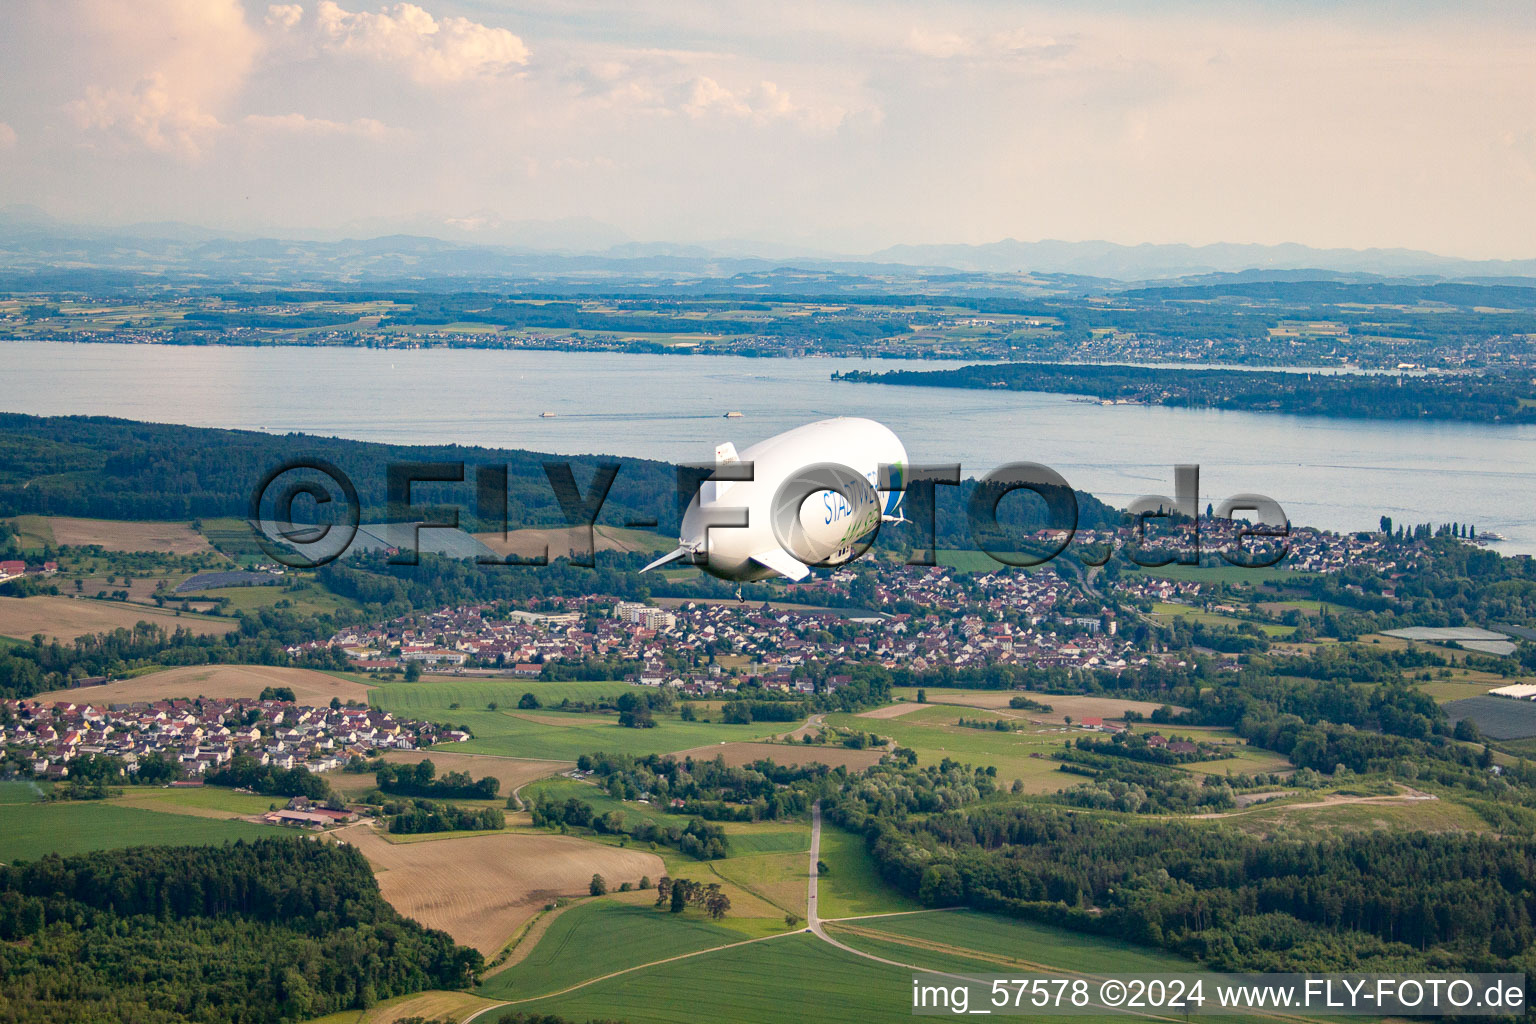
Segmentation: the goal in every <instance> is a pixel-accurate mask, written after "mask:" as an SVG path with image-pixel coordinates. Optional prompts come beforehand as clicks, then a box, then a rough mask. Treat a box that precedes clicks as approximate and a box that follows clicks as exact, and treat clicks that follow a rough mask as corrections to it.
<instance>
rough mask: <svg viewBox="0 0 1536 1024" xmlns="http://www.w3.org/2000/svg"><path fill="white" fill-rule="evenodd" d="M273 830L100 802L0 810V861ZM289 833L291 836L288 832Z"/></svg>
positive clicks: (264, 833)
mask: <svg viewBox="0 0 1536 1024" xmlns="http://www.w3.org/2000/svg"><path fill="white" fill-rule="evenodd" d="M283 831H284V830H283V829H280V828H277V827H276V826H267V825H253V824H250V823H249V822H244V821H219V820H217V819H214V818H196V817H191V816H189V815H181V814H161V813H158V812H156V811H145V810H139V809H138V808H134V807H115V806H113V805H112V804H111V803H108V802H105V801H92V802H85V803H49V804H9V805H5V806H0V861H13V860H36V859H37V858H39V857H42V856H43V855H45V854H49V853H58V854H63V855H69V854H74V853H86V852H89V851H91V850H115V849H118V848H120V847H124V846H160V845H176V846H187V845H206V844H211V843H222V842H224V841H226V840H230V839H256V838H259V837H261V836H269V835H278V834H281V833H283ZM290 834H291V833H290Z"/></svg>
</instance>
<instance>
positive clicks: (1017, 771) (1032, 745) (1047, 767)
mask: <svg viewBox="0 0 1536 1024" xmlns="http://www.w3.org/2000/svg"><path fill="white" fill-rule="evenodd" d="M962 717H963V718H967V719H983V718H986V717H987V714H986V713H985V712H983V713H974V712H969V711H968V710H967V709H966V708H963V707H955V706H952V705H934V706H931V707H926V708H924V709H923V710H922V711H917V712H914V713H912V714H909V715H903V716H902V717H900V718H892V719H887V720H885V721H879V722H872V721H870V720H869V719H867V718H860V717H859V716H857V715H852V714H838V715H828V716H827V724H829V725H835V726H840V727H843V728H852V729H860V730H866V731H873V732H875V733H877V734H879V735H881V736H890V737H892V738H893V739H895V740H896V742H897V744H898V745H900V746H903V747H909V748H911V749H912V750H914V751H916V752H917V759H918V763H919V764H924V765H928V764H938V763H939V762H940V761H942V760H943V759H944V758H946V757H947V758H950V759H952V760H955V761H959V762H960V763H961V764H969V765H972V766H974V767H978V768H979V767H986V766H989V765H990V766H995V767H996V768H997V779H998V784H999V785H1002V786H1009V785H1011V784H1012V783H1013V780H1014V779H1018V780H1020V781H1022V782H1023V783H1024V788H1025V791H1026V792H1031V793H1054V792H1055V791H1056V790H1058V789H1062V788H1065V787H1067V786H1072V785H1077V784H1079V783H1080V782H1081V781H1082V778H1081V777H1080V776H1069V775H1065V774H1063V773H1061V772H1060V771H1057V763H1056V762H1055V761H1051V760H1047V759H1046V755H1047V754H1049V753H1050V752H1051V751H1052V750H1055V749H1056V748H1058V747H1060V746H1061V745H1062V744H1063V743H1064V742H1066V741H1067V740H1069V739H1076V738H1077V736H1079V735H1082V733H1079V732H1076V731H1074V730H1071V729H1068V728H1066V727H1065V726H1049V725H1046V726H1036V727H1032V728H1030V729H1029V730H1027V731H1022V732H994V731H992V730H988V729H971V728H966V727H964V726H959V725H956V724H955V722H956V720H957V719H959V718H962ZM1020 720H1022V719H1020ZM872 727H873V728H872Z"/></svg>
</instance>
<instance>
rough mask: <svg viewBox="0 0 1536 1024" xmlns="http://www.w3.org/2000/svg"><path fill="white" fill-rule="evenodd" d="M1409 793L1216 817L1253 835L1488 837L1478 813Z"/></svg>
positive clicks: (1338, 797)
mask: <svg viewBox="0 0 1536 1024" xmlns="http://www.w3.org/2000/svg"><path fill="white" fill-rule="evenodd" d="M1423 796H1424V794H1419V793H1417V792H1415V791H1408V792H1404V793H1398V794H1393V795H1387V796H1355V795H1350V794H1345V793H1332V794H1328V795H1326V796H1323V797H1316V796H1312V795H1303V796H1302V797H1301V798H1299V799H1292V800H1290V801H1287V802H1283V803H1274V804H1269V803H1265V804H1259V805H1257V806H1255V807H1252V808H1249V809H1247V810H1243V811H1237V812H1229V813H1227V814H1224V815H1220V816H1219V817H1220V820H1221V822H1222V824H1223V825H1224V826H1227V827H1233V828H1237V829H1239V830H1241V831H1244V832H1248V833H1250V834H1252V835H1260V836H1275V837H1277V838H1279V837H1288V836H1294V835H1296V834H1298V833H1299V832H1305V833H1307V834H1309V835H1317V836H1323V835H1334V836H1344V835H1350V834H1355V833H1359V832H1371V831H1397V832H1490V831H1492V829H1491V828H1490V827H1489V825H1488V823H1487V822H1486V821H1484V820H1483V819H1482V818H1481V817H1480V816H1479V815H1478V814H1477V812H1476V811H1474V810H1472V809H1471V808H1470V807H1467V806H1466V805H1464V804H1460V803H1457V802H1455V801H1453V800H1438V799H1423Z"/></svg>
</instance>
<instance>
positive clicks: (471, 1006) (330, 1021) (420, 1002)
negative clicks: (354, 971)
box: [308, 990, 498, 1024]
mask: <svg viewBox="0 0 1536 1024" xmlns="http://www.w3.org/2000/svg"><path fill="white" fill-rule="evenodd" d="M495 1005H496V1003H495V1002H493V1001H492V1000H489V999H481V998H480V997H479V996H474V995H470V994H469V993H468V992H443V991H440V990H433V991H430V992H418V993H417V994H416V995H410V996H398V997H396V998H394V999H388V1000H385V1001H384V1002H382V1003H379V1004H378V1005H377V1006H374V1007H371V1008H370V1009H367V1010H345V1011H343V1012H341V1013H332V1014H329V1015H327V1016H325V1017H316V1018H314V1019H313V1020H311V1021H309V1022H308V1024H395V1022H396V1021H403V1020H433V1021H442V1020H451V1021H462V1020H465V1019H467V1018H469V1017H470V1016H472V1015H473V1014H475V1013H477V1012H479V1011H481V1010H487V1009H490V1008H491V1007H493V1006H495ZM497 1017H498V1015H496V1014H491V1015H489V1016H487V1017H485V1018H483V1019H484V1020H485V1021H486V1024H491V1022H493V1021H495V1020H496V1019H497Z"/></svg>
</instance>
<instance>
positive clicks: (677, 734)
mask: <svg viewBox="0 0 1536 1024" xmlns="http://www.w3.org/2000/svg"><path fill="white" fill-rule="evenodd" d="M541 685H544V686H548V687H550V691H548V692H550V693H551V694H552V695H554V694H557V693H559V692H560V691H559V689H558V688H561V687H565V688H570V687H594V688H600V690H601V692H602V693H604V694H610V695H611V694H613V693H615V692H616V691H615V689H614V688H615V687H620V688H622V687H623V686H624V684H623V683H597V684H594V683H548V684H540V683H539V682H537V681H536V680H527V681H524V680H512V681H507V682H484V681H480V680H475V681H468V680H466V681H465V682H463V683H458V682H453V683H390V684H385V685H384V686H381V687H379V688H378V689H376V690H375V691H374V692H373V693H371V694H370V695H369V699H370V700H371V701H372V702H373V704H374V705H375V706H376V707H380V708H383V709H385V710H387V711H393V712H395V713H397V714H401V715H405V716H408V717H410V718H420V719H427V720H429V721H433V722H446V723H450V724H452V725H463V726H467V727H468V728H469V730H470V731H471V732H472V733H474V737H475V738H474V739H473V740H470V741H469V742H468V743H461V744H457V745H456V746H455V747H454V749H455V750H456V751H460V752H462V753H466V754H505V755H509V756H513V757H542V758H552V759H555V760H562V761H574V760H575V759H576V758H577V757H578V756H580V755H582V754H591V753H595V752H597V751H604V752H607V753H613V754H635V755H639V754H665V753H670V752H672V751H676V750H687V749H689V748H690V747H702V746H706V745H709V744H715V743H725V742H731V741H737V740H758V739H765V738H767V737H769V736H772V735H775V734H776V733H779V732H783V731H784V729H785V728H786V726H785V725H784V724H783V723H778V722H759V723H756V724H753V725H725V724H722V723H720V722H684V721H682V720H681V719H680V718H678V717H677V715H676V714H675V713H673V714H664V715H657V716H656V722H657V726H656V728H654V729H626V728H624V727H623V726H621V725H619V720H618V716H617V715H616V714H580V713H568V712H559V711H549V710H539V711H527V712H520V711H518V710H517V700H518V697H519V696H521V695H522V694H524V693H528V692H533V693H539V694H542V693H544V692H546V691H544V690H541V689H540V688H539V687H540V686H541ZM565 692H566V693H570V695H571V696H572V697H573V698H574V697H575V696H576V693H577V691H572V690H570V689H567V690H566V691H565ZM589 692H590V691H589ZM596 695H598V694H595V693H594V694H592V696H596ZM541 699H542V697H541ZM554 699H555V700H556V701H558V700H559V696H554ZM585 699H590V697H588V698H585ZM493 700H494V701H496V703H497V704H498V709H497V710H496V711H489V710H487V709H486V705H487V704H489V703H490V702H491V701H493ZM454 703H457V704H458V705H459V707H457V708H450V707H449V706H448V705H450V704H454ZM535 718H536V719H537V720H534V719H535Z"/></svg>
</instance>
